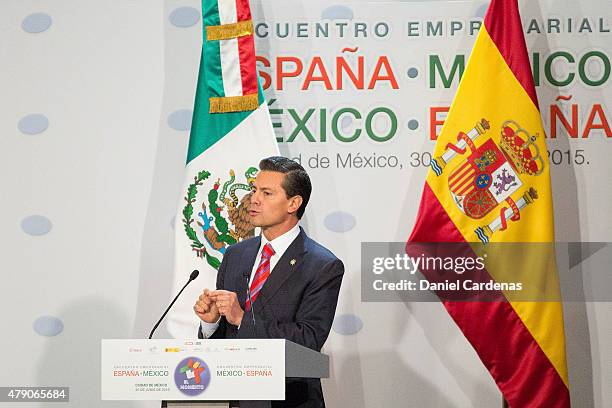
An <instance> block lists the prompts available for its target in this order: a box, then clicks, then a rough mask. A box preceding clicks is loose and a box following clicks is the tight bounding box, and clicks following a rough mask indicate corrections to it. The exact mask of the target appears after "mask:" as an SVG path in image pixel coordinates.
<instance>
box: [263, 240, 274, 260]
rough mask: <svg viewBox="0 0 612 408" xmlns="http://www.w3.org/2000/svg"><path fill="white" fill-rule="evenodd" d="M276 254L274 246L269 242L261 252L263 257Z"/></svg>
mask: <svg viewBox="0 0 612 408" xmlns="http://www.w3.org/2000/svg"><path fill="white" fill-rule="evenodd" d="M274 254H275V252H274V248H272V245H271V244H270V243H269V242H268V243H267V244H266V245H264V247H263V252H262V253H261V256H262V257H263V258H270V257H271V256H272V255H274Z"/></svg>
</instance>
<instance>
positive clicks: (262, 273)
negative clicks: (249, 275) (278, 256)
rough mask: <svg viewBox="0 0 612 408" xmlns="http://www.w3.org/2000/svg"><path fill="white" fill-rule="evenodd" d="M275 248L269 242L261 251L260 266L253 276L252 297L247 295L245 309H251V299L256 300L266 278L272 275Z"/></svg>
mask: <svg viewBox="0 0 612 408" xmlns="http://www.w3.org/2000/svg"><path fill="white" fill-rule="evenodd" d="M274 254H275V252H274V248H272V245H270V243H269V242H268V243H267V244H266V245H264V247H263V250H262V251H261V260H260V261H259V266H258V267H257V270H256V271H255V276H253V281H252V282H251V289H250V291H251V299H249V298H248V297H247V299H246V302H245V310H246V311H249V310H251V300H252V301H253V302H255V299H257V295H258V294H259V292H260V291H261V288H262V287H263V285H264V283H266V279H268V276H270V258H272V255H274Z"/></svg>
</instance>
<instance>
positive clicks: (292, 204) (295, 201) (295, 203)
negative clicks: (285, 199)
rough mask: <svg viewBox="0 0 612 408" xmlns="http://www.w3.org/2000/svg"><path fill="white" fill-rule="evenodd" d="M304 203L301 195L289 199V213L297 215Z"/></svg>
mask: <svg viewBox="0 0 612 408" xmlns="http://www.w3.org/2000/svg"><path fill="white" fill-rule="evenodd" d="M303 201H304V199H303V198H302V196H301V195H296V196H293V197H291V198H290V199H289V208H287V212H288V213H290V214H294V213H296V212H297V210H298V209H299V208H300V206H301V205H302V202H303Z"/></svg>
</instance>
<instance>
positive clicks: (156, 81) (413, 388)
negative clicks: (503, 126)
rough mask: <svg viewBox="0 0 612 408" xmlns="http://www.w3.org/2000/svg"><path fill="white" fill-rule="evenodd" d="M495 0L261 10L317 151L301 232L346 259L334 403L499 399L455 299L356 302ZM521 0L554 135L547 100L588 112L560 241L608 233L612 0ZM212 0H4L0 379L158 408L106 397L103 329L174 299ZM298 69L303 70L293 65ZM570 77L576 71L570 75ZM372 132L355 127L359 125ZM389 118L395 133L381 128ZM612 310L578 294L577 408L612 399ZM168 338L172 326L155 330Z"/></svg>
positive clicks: (271, 93)
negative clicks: (364, 249)
mask: <svg viewBox="0 0 612 408" xmlns="http://www.w3.org/2000/svg"><path fill="white" fill-rule="evenodd" d="M486 5H487V2H486V1H389V2H378V1H368V2H366V1H359V2H351V3H340V2H336V3H330V2H313V1H307V0H294V1H291V2H287V1H283V0H271V1H260V2H256V3H253V5H252V8H253V11H254V15H255V20H256V23H259V24H265V26H264V25H259V26H258V34H259V36H258V37H257V39H256V41H257V49H258V54H259V55H260V56H261V57H262V59H261V60H260V68H261V69H262V72H263V73H264V77H266V75H267V76H269V77H270V79H271V86H270V87H268V88H267V89H266V96H267V98H268V99H269V100H270V101H271V100H273V99H274V100H275V101H274V102H273V103H272V104H271V106H270V108H271V109H273V112H274V114H273V121H274V122H275V123H277V124H278V125H277V126H278V127H277V136H278V137H279V139H281V140H282V142H281V143H280V148H281V152H282V153H283V154H285V155H287V156H289V157H300V158H301V161H302V164H303V165H304V166H305V167H306V168H307V170H308V171H309V173H310V174H311V177H312V179H313V184H314V188H315V190H314V194H313V197H312V201H311V203H310V205H309V208H308V211H307V213H306V218H305V220H304V222H303V224H304V227H305V228H306V230H307V231H308V233H309V234H310V235H312V236H313V237H315V238H316V239H317V240H318V241H320V242H322V243H323V244H325V245H326V246H328V247H329V248H330V249H332V250H333V251H334V252H335V253H336V254H337V255H338V256H339V257H340V258H342V259H343V260H344V261H345V264H346V265H347V273H346V275H345V279H344V282H343V287H342V292H341V297H340V300H339V305H338V311H337V316H336V320H335V323H334V328H333V331H332V334H331V335H330V338H329V340H328V342H327V344H326V346H325V351H326V352H328V353H330V354H332V379H330V380H326V381H324V388H325V393H326V399H327V401H328V405H329V406H330V407H344V406H355V407H379V406H414V407H422V406H427V407H468V406H474V407H491V406H499V405H500V395H499V393H498V391H497V388H496V387H495V385H494V383H493V382H492V380H491V379H490V377H489V375H488V373H487V372H486V370H485V369H484V367H483V366H482V364H481V363H480V362H479V360H478V359H477V356H476V355H475V353H474V352H473V350H472V349H471V347H470V346H469V344H467V342H466V341H465V339H464V338H463V337H462V335H461V334H460V333H459V332H458V330H457V329H456V327H455V326H454V324H453V322H452V321H451V320H450V318H449V317H448V316H447V314H446V312H445V311H444V310H443V308H442V307H441V306H440V305H438V304H416V303H413V304H402V303H362V302H361V300H360V270H361V266H360V264H359V259H360V243H361V242H362V241H404V240H405V239H406V238H407V237H408V234H409V232H410V230H411V228H412V224H413V222H414V218H415V216H416V210H417V207H418V202H419V198H420V194H421V188H422V185H423V181H424V177H425V174H426V171H427V169H426V167H425V166H424V164H426V163H427V159H428V156H427V153H426V152H428V151H430V150H431V149H432V148H433V145H434V142H433V141H432V140H431V138H430V134H431V132H430V127H431V122H432V120H431V117H430V113H431V109H432V107H443V106H448V105H449V104H450V101H451V100H452V96H453V93H454V90H455V89H456V85H457V83H458V76H455V77H454V79H453V80H452V81H449V82H448V84H447V86H448V87H446V86H445V84H444V80H443V79H444V78H442V77H443V76H444V77H449V76H450V72H451V70H450V68H451V66H452V63H453V61H455V58H456V56H457V55H466V60H467V54H468V53H469V50H470V48H471V46H472V44H473V41H474V39H475V32H471V28H473V27H475V24H477V22H478V21H479V20H481V19H482V17H483V15H484V11H485V10H486ZM521 6H522V8H521V11H522V13H523V21H524V25H525V28H526V31H528V34H527V35H526V38H527V42H528V47H529V49H530V52H531V53H537V54H538V56H539V57H538V56H536V57H535V58H534V56H533V55H532V60H539V68H538V69H537V72H539V77H540V85H539V86H538V88H537V91H538V95H539V97H540V107H541V111H542V113H543V118H544V121H545V124H546V126H545V127H546V129H547V130H548V132H549V135H550V134H551V132H550V129H551V110H552V111H555V110H557V109H558V111H560V112H563V113H564V115H565V116H566V117H567V118H568V119H571V118H572V109H575V110H576V119H577V121H576V127H577V134H578V138H576V139H574V138H568V132H567V131H564V130H563V127H562V125H561V124H559V122H558V126H556V127H555V128H556V138H555V139H549V142H550V143H549V149H550V150H551V158H553V159H554V160H555V161H556V162H558V163H559V164H556V165H553V166H552V169H553V184H554V186H553V191H554V196H555V216H556V227H557V239H558V240H561V241H572V240H574V241H577V240H584V241H610V237H609V236H610V232H609V230H610V225H612V219H611V218H610V217H611V216H610V211H609V210H610V201H611V199H612V187H610V183H608V182H607V181H606V180H605V178H604V177H605V175H607V174H608V173H609V171H610V169H611V168H610V164H609V160H608V159H607V155H608V154H609V153H610V151H611V149H610V146H609V144H610V143H611V142H610V141H609V137H607V136H606V129H602V126H599V128H598V124H602V123H603V122H604V121H605V120H609V117H610V113H609V110H608V106H609V104H610V103H612V92H611V91H610V81H609V75H610V73H609V64H610V51H611V48H612V46H611V45H610V44H612V42H611V41H610V36H611V35H610V32H609V30H610V28H611V27H612V21H611V20H612V19H611V18H610V13H609V10H610V2H609V1H608V0H592V1H590V2H588V4H580V3H579V2H574V1H569V0H541V1H538V2H536V1H522V2H521ZM199 8H200V4H199V2H198V1H194V0H166V1H161V0H159V1H158V0H154V1H151V0H148V1H143V0H138V1H137V0H130V1H122V2H115V1H113V2H93V1H87V0H80V1H76V0H73V1H69V0H61V1H55V2H41V1H30V0H19V1H17V0H10V1H4V2H2V4H1V5H0V35H1V37H0V38H1V40H0V61H2V63H3V68H2V69H1V70H0V89H2V91H3V95H2V98H0V155H1V156H0V166H1V167H0V175H1V176H0V177H1V180H2V187H3V188H2V192H3V194H2V211H1V212H0V227H1V228H0V231H1V232H0V234H1V235H0V237H1V241H0V242H1V244H2V251H1V253H2V256H1V257H0V267H1V271H2V273H3V278H4V281H3V284H2V286H0V287H1V289H0V290H1V293H0V295H1V296H0V298H1V299H2V300H1V302H2V303H1V304H0V305H1V307H2V310H3V312H2V323H3V334H4V335H3V336H2V339H1V340H0V349H1V350H2V351H0V353H1V354H0V356H1V361H2V363H3V370H2V372H1V373H0V386H3V385H5V386H9V385H57V386H70V387H71V403H70V404H69V405H70V406H74V407H80V406H123V407H125V406H142V405H146V404H136V403H134V404H130V403H120V404H117V403H103V402H100V401H99V352H98V350H99V339H101V338H129V337H144V336H146V335H147V334H148V332H149V330H150V327H151V326H152V324H153V323H154V322H155V320H156V318H157V317H158V316H159V314H160V313H161V312H162V311H163V309H164V308H165V306H166V304H167V303H168V302H169V300H170V299H171V297H172V294H171V293H170V292H171V289H170V287H171V276H172V264H173V262H172V254H173V242H172V239H173V235H174V232H173V231H172V224H173V220H172V217H173V214H174V212H175V206H176V202H177V198H178V197H179V194H180V193H181V192H180V187H181V184H182V169H183V167H182V166H183V163H184V159H185V154H186V147H187V139H188V135H189V131H188V130H189V125H190V120H191V109H192V104H193V98H194V91H195V83H196V79H197V69H198V63H199V57H200V45H201V34H200V33H201V29H202V27H201V21H200V18H199ZM583 16H585V17H587V23H585V22H584V20H583V19H582V18H583ZM532 19H535V23H532ZM554 19H558V20H559V24H558V26H559V31H560V32H559V33H557V32H556V29H555V27H556V20H554ZM568 19H571V22H568ZM587 24H588V25H587ZM536 25H537V28H538V29H539V30H540V31H541V33H538V32H537V31H538V30H537V29H536V28H535V27H536ZM549 25H550V30H548V28H549V27H548V26H549ZM325 26H327V27H328V33H327V36H325V35H324V34H323V31H324V27H325ZM277 27H278V29H277ZM285 27H288V31H287V32H286V31H285ZM589 28H590V31H592V32H588V31H589ZM570 29H571V32H569V31H570ZM317 30H319V31H317ZM322 30H323V31H322ZM436 30H441V31H436ZM606 30H608V31H606ZM548 31H550V32H548ZM364 32H365V33H366V34H367V37H365V38H364V37H363V33H364ZM266 33H267V35H265V34H266ZM285 33H287V35H286V36H285ZM317 33H318V34H319V37H317ZM383 33H386V34H384V35H383ZM434 33H436V34H438V33H439V35H433V34H434ZM428 34H430V35H428ZM559 52H562V53H563V54H559ZM555 53H556V54H555ZM317 58H320V63H318V62H317V61H319V59H317ZM338 58H339V59H340V60H341V62H338V61H339V60H338ZM572 60H573V61H574V62H571V61H572ZM360 61H363V66H364V74H363V77H364V83H363V85H361V84H357V85H355V84H354V83H353V82H352V81H351V80H350V79H349V77H348V76H347V75H346V73H345V74H344V76H343V82H344V83H343V86H342V87H340V86H339V85H338V81H337V77H336V70H337V65H338V64H342V63H343V62H346V64H348V65H349V66H350V67H351V68H352V69H353V70H354V71H357V69H356V67H358V65H359V64H360ZM437 61H439V67H440V69H438V68H436V67H435V63H436V62H437ZM547 61H548V64H547ZM581 61H582V63H581ZM267 62H270V66H267ZM606 62H607V66H606ZM378 63H380V64H381V65H380V66H379V68H380V70H379V71H378V74H379V78H378V80H375V81H373V82H372V81H371V80H372V77H375V79H376V75H375V72H376V71H377V64H378ZM278 64H281V65H280V70H279V66H278ZM299 65H302V70H301V73H296V74H291V72H292V71H295V70H296V68H297V67H298V66H299ZM311 67H312V68H313V71H312V72H311V73H310V75H309V69H310V68H311ZM606 67H607V68H606ZM322 69H324V70H325V72H326V73H327V74H328V77H329V83H326V82H325V80H324V79H323V78H324V77H325V75H324V74H323V72H322ZM281 71H282V72H284V73H285V75H287V76H286V77H284V78H282V89H280V88H281V85H280V84H281V82H280V79H279V78H278V77H279V75H280V73H281ZM569 74H574V77H573V80H572V81H571V82H570V83H568V84H567V85H556V84H555V81H556V82H563V80H564V79H566V78H568V75H569ZM291 75H294V76H291ZM385 76H386V77H387V79H385V78H384V77H385ZM317 77H318V78H319V80H317ZM309 78H310V82H309ZM599 79H601V81H598V80H599ZM356 82H359V81H356ZM370 82H372V83H371V85H372V86H371V89H368V88H370V87H369V85H370ZM597 82H601V83H599V84H598V83H597ZM483 86H491V84H483ZM302 88H305V89H302ZM559 96H562V97H563V98H562V99H559V100H557V98H558V97H559ZM570 96H571V99H568V98H570ZM573 105H575V107H574V106H573ZM597 105H600V106H601V110H598V109H599V108H597ZM551 106H554V107H553V108H551ZM555 107H556V108H555ZM274 109H276V110H274ZM280 110H282V111H280ZM309 112H311V113H309ZM338 112H342V113H341V114H338ZM371 112H374V113H373V114H372V116H371V118H370V120H367V116H368V114H369V113H371ZM592 112H594V116H593V117H592V118H590V116H591V115H590V114H591V113H592ZM334 115H338V116H337V117H336V123H334V120H333V119H334ZM603 115H606V118H604V116H603ZM390 117H394V118H395V119H396V122H397V127H396V129H395V130H394V131H393V132H391V130H392V126H391V120H390V119H389V118H390ZM436 117H437V118H439V119H440V120H442V119H443V114H438V115H437V116H436ZM299 122H303V123H305V126H306V128H307V129H308V130H309V132H310V133H308V132H305V131H304V128H301V130H300V127H299V126H297V123H299ZM322 124H323V125H322ZM322 126H323V127H322ZM368 126H369V127H370V129H369V130H368V129H367V128H368ZM296 128H297V129H298V130H297V131H296ZM322 129H323V130H322ZM585 129H586V131H585ZM356 130H361V134H360V135H359V137H357V138H356V139H355V140H352V141H346V139H350V137H349V136H350V135H352V134H354V132H355V131H356ZM334 131H335V133H334ZM388 133H390V134H391V135H392V136H391V137H390V138H389V140H387V141H376V140H375V139H376V137H377V136H378V137H379V138H380V137H381V136H382V135H385V134H388ZM323 135H325V136H323ZM337 135H339V136H337ZM371 135H373V136H371ZM583 136H587V137H584V138H583ZM309 137H310V139H311V140H309ZM343 138H344V141H343V140H342V139H343ZM568 150H569V151H570V153H569V154H568V153H565V152H566V151H568ZM317 155H318V157H319V159H320V158H321V157H328V158H329V159H330V162H329V168H322V167H323V166H322V165H321V161H320V160H319V166H318V167H317V166H314V159H313V157H316V156H317ZM338 155H339V156H340V163H339V162H338ZM349 155H350V157H351V163H352V166H351V168H348V167H347V163H348V162H347V158H348V157H349ZM374 156H376V161H377V163H379V164H382V163H387V164H390V163H394V159H392V158H391V156H394V157H396V158H397V163H398V165H397V167H390V166H388V165H387V166H385V167H376V168H372V167H368V165H367V164H365V163H366V161H365V160H362V161H361V162H359V159H356V157H362V158H368V159H370V162H372V159H371V158H372V157H374ZM568 156H569V159H568ZM581 156H584V157H585V158H584V160H582V159H580V157H581ZM381 158H384V159H381ZM568 161H569V162H570V163H568ZM400 165H401V167H400ZM598 256H599V257H603V254H602V253H600V254H594V255H593V257H595V258H597V257H598ZM611 316H612V307H611V304H610V303H603V302H599V303H587V304H580V303H571V304H567V305H566V329H567V339H568V359H569V366H570V381H571V389H572V399H573V402H574V404H575V406H578V407H589V406H596V407H605V406H609V405H610V404H612V400H611V399H610V396H609V395H610V394H611V391H612V388H611V386H610V384H612V354H611V352H610V350H611V349H612V347H611V346H612V342H611V340H610V339H611V338H612V336H611V335H612V319H610V317H611ZM165 335H167V333H165V332H164V328H163V327H162V328H161V330H160V331H159V332H158V335H157V336H158V337H164V336H165ZM27 405H28V404H19V405H17V404H15V406H20V407H23V406H27ZM31 406H38V405H36V404H31Z"/></svg>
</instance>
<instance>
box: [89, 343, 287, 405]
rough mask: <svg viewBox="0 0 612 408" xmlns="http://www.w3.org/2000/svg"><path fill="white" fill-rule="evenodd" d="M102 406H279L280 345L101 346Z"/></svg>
mask: <svg viewBox="0 0 612 408" xmlns="http://www.w3.org/2000/svg"><path fill="white" fill-rule="evenodd" d="M101 367H102V399H103V400H208V401H216V400H219V401H222V400H223V401H226V400H241V399H249V400H284V399H285V343H284V340H282V339H258V340H245V339H240V340H205V339H198V340H177V339H171V340H160V339H155V340H140V339H139V340H102V365H101Z"/></svg>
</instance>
